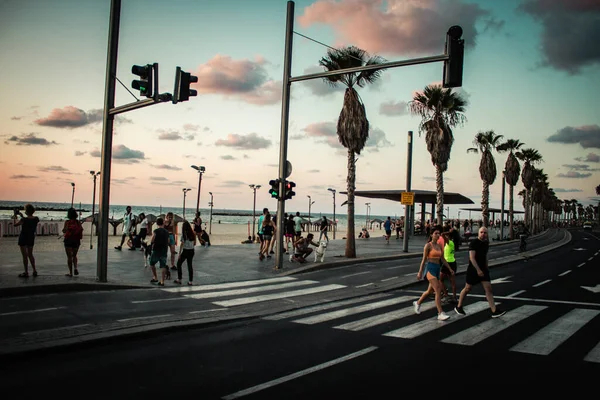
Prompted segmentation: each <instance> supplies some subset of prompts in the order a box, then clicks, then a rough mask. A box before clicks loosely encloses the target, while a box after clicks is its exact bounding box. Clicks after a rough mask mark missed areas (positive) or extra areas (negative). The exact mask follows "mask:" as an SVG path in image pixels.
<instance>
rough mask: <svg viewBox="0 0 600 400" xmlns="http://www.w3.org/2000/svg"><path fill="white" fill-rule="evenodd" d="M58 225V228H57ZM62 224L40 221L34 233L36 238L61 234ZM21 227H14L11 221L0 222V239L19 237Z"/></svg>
mask: <svg viewBox="0 0 600 400" xmlns="http://www.w3.org/2000/svg"><path fill="white" fill-rule="evenodd" d="M59 225H60V227H59ZM61 231H62V222H53V221H40V223H39V224H38V226H37V229H36V231H35V233H36V235H38V236H52V235H56V236H58V235H59V234H61V233H62V232H61ZM20 233H21V226H15V224H14V221H13V220H12V219H8V220H0V237H3V236H19V234H20Z"/></svg>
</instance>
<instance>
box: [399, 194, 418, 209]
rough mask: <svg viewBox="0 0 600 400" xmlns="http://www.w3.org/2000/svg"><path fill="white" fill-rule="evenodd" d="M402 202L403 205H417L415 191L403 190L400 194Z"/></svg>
mask: <svg viewBox="0 0 600 400" xmlns="http://www.w3.org/2000/svg"><path fill="white" fill-rule="evenodd" d="M400 203H402V205H403V206H413V205H415V192H402V193H401V194H400Z"/></svg>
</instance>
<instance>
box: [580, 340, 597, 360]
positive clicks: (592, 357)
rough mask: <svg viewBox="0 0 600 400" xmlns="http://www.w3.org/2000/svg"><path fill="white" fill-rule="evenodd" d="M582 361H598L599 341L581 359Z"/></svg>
mask: <svg viewBox="0 0 600 400" xmlns="http://www.w3.org/2000/svg"><path fill="white" fill-rule="evenodd" d="M583 361H590V362H595V363H600V342H598V344H597V345H596V347H594V348H593V349H592V350H591V351H590V352H589V353H587V355H586V356H585V358H584V359H583Z"/></svg>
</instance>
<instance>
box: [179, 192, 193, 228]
mask: <svg viewBox="0 0 600 400" xmlns="http://www.w3.org/2000/svg"><path fill="white" fill-rule="evenodd" d="M181 190H182V191H183V220H184V221H185V196H186V194H187V192H189V191H190V190H192V189H190V188H183V189H181Z"/></svg>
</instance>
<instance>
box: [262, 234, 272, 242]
mask: <svg viewBox="0 0 600 400" xmlns="http://www.w3.org/2000/svg"><path fill="white" fill-rule="evenodd" d="M271 239H273V235H263V240H265V241H267V242H268V241H269V240H271Z"/></svg>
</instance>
